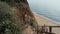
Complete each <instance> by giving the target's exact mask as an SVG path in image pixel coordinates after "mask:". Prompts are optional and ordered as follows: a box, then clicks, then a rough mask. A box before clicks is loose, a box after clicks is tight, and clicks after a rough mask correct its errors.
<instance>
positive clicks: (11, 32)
mask: <svg viewBox="0 0 60 34" xmlns="http://www.w3.org/2000/svg"><path fill="white" fill-rule="evenodd" d="M35 26H36V21H35V18H34V16H33V13H32V12H31V10H30V9H29V5H28V3H27V0H0V34H22V32H24V31H25V30H26V28H27V29H29V28H28V27H30V29H31V28H34V27H35Z"/></svg>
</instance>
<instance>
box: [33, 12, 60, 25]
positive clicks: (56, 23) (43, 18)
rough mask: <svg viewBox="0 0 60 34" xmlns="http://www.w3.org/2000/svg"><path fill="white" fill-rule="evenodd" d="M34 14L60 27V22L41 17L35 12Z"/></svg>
mask: <svg viewBox="0 0 60 34" xmlns="http://www.w3.org/2000/svg"><path fill="white" fill-rule="evenodd" d="M33 14H34V15H37V16H39V17H42V18H43V19H46V20H48V21H51V22H53V23H54V24H57V25H60V23H59V22H56V21H54V20H52V19H49V18H47V17H44V16H42V15H39V14H37V13H35V12H33Z"/></svg>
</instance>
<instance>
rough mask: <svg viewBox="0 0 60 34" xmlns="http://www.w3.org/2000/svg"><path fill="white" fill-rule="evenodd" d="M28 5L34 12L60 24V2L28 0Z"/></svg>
mask: <svg viewBox="0 0 60 34" xmlns="http://www.w3.org/2000/svg"><path fill="white" fill-rule="evenodd" d="M28 3H29V6H30V9H31V10H32V11H33V12H36V13H37V14H39V15H42V16H44V17H47V18H49V19H52V20H54V21H56V22H60V0H28Z"/></svg>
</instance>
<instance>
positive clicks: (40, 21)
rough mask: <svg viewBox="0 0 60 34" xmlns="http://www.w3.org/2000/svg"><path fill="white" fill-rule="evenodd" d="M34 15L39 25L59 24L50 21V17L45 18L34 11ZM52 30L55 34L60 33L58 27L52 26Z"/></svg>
mask: <svg viewBox="0 0 60 34" xmlns="http://www.w3.org/2000/svg"><path fill="white" fill-rule="evenodd" d="M34 16H35V19H36V21H37V23H38V25H39V26H43V25H44V24H45V25H46V26H60V24H59V23H58V22H55V21H52V20H51V19H48V18H45V17H43V16H40V15H38V14H36V13H34ZM52 32H53V33H56V34H60V28H53V29H52Z"/></svg>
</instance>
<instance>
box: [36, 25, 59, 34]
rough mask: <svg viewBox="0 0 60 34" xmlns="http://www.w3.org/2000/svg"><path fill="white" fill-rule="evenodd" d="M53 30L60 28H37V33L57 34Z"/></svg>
mask: <svg viewBox="0 0 60 34" xmlns="http://www.w3.org/2000/svg"><path fill="white" fill-rule="evenodd" d="M47 28H48V29H49V30H47ZM52 28H60V26H37V28H36V32H37V34H56V33H54V32H52Z"/></svg>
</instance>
